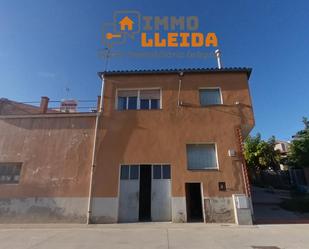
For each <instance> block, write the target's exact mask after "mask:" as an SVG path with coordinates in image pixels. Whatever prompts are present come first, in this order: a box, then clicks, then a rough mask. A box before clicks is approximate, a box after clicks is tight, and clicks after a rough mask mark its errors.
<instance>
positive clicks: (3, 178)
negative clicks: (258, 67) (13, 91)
mask: <svg viewBox="0 0 309 249" xmlns="http://www.w3.org/2000/svg"><path fill="white" fill-rule="evenodd" d="M250 74H251V69H250V68H220V69H218V68H201V69H172V70H140V71H104V72H100V73H99V77H100V79H101V82H102V92H101V96H102V98H101V97H99V100H98V106H97V110H96V111H92V112H86V113H85V112H78V111H76V112H61V111H54V110H51V109H49V108H48V98H47V97H43V98H42V101H41V105H40V106H39V107H35V106H29V105H25V104H22V103H17V102H14V101H9V100H6V99H2V100H1V101H0V222H19V223H20V222H77V223H116V222H140V221H142V222H144V221H173V222H206V223H213V222H218V223H222V222H223V223H237V224H252V217H253V213H252V206H251V196H250V186H249V182H248V177H247V171H246V166H245V162H244V159H243V154H242V141H243V139H244V138H245V137H246V136H247V135H248V134H249V132H250V131H251V130H252V128H253V127H254V116H253V110H252V101H251V97H250V92H249V83H248V81H249V77H250Z"/></svg>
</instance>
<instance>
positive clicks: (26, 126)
mask: <svg viewBox="0 0 309 249" xmlns="http://www.w3.org/2000/svg"><path fill="white" fill-rule="evenodd" d="M94 126H95V117H94V116H93V117H63V116H62V117H56V118H52V117H48V118H46V117H43V116H42V117H36V118H31V117H27V118H14V119H0V162H22V170H21V177H20V182H19V184H1V185H0V198H6V197H10V198H15V197H16V198H19V197H87V196H88V190H89V175H90V169H91V157H92V146H93V134H94Z"/></svg>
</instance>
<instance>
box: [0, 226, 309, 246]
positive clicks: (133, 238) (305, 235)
mask: <svg viewBox="0 0 309 249" xmlns="http://www.w3.org/2000/svg"><path fill="white" fill-rule="evenodd" d="M4 248H7V249H21V248H22V249H30V248H31V249H36V248H44V249H50V248H55V249H62V248H63V249H71V248H81V249H86V248H89V249H97V248H100V249H105V248H106V249H114V248H117V249H118V248H119V249H131V248H132V249H139V248H144V249H146V248H147V249H152V248H156V249H161V248H162V249H163V248H164V249H168V248H175V249H176V248H177V249H197V248H199V249H200V248H209V249H219V248H220V249H222V248H228V249H233V248H235V249H242V248H247V249H248V248H249V249H252V248H254V249H260V248H261V249H277V248H280V249H289V248H293V249H298V248H302V249H307V248H309V225H304V224H302V225H258V226H237V225H220V224H201V223H195V224H192V223H191V224H171V223H139V224H113V225H89V226H87V225H65V224H64V225H48V224H45V225H4V224H2V225H0V249H4Z"/></svg>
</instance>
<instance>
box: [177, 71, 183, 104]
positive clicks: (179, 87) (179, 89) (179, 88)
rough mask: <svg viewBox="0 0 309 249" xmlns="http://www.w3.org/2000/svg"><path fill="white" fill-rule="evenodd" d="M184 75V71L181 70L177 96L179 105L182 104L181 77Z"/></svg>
mask: <svg viewBox="0 0 309 249" xmlns="http://www.w3.org/2000/svg"><path fill="white" fill-rule="evenodd" d="M182 76H183V72H179V82H178V96H177V106H178V107H179V106H180V105H181V103H180V91H181V83H182V81H181V77H182Z"/></svg>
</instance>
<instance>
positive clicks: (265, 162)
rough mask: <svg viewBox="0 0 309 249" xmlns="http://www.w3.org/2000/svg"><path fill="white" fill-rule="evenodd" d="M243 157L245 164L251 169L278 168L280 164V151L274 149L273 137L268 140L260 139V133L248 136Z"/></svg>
mask: <svg viewBox="0 0 309 249" xmlns="http://www.w3.org/2000/svg"><path fill="white" fill-rule="evenodd" d="M244 148H245V152H244V154H245V159H246V162H247V165H248V167H249V168H251V169H255V170H258V171H259V170H263V169H268V168H272V169H275V170H276V169H278V168H279V165H280V153H279V151H276V150H275V137H271V138H270V139H269V140H268V141H264V140H262V139H261V134H260V133H257V134H256V136H253V137H252V136H248V137H247V138H246V140H245V144H244Z"/></svg>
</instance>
